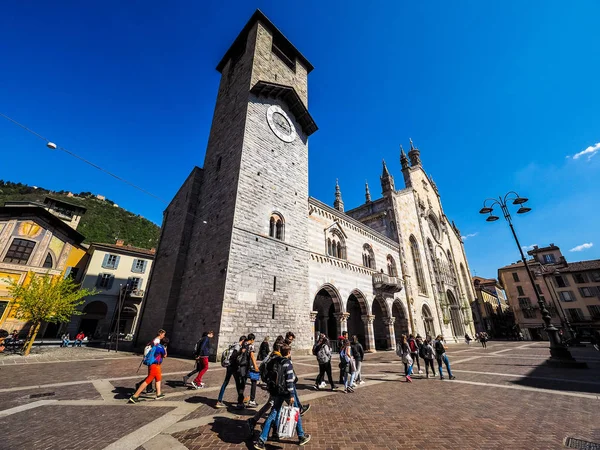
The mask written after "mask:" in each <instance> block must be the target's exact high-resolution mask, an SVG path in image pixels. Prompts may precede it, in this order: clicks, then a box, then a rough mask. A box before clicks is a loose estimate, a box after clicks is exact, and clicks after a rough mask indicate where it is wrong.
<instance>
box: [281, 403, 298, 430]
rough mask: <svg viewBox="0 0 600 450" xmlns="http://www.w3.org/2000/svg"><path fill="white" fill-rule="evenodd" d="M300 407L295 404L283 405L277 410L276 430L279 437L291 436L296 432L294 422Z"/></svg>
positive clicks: (295, 422)
mask: <svg viewBox="0 0 600 450" xmlns="http://www.w3.org/2000/svg"><path fill="white" fill-rule="evenodd" d="M299 415H300V409H299V408H296V407H295V406H287V405H283V406H282V407H281V410H280V411H279V421H278V426H277V432H278V434H279V437H280V438H291V437H294V435H295V434H296V424H297V423H298V416H299Z"/></svg>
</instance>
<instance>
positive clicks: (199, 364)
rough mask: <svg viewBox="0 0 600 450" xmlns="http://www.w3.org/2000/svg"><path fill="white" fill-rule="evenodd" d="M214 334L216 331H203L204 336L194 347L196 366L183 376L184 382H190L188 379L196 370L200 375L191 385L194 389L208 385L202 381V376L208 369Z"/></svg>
mask: <svg viewBox="0 0 600 450" xmlns="http://www.w3.org/2000/svg"><path fill="white" fill-rule="evenodd" d="M213 336H214V333H213V332H212V330H211V331H208V332H204V333H202V337H201V338H200V340H199V341H198V342H196V347H194V357H195V358H196V367H195V368H194V370H192V371H191V372H190V373H188V374H187V375H186V376H185V377H183V384H185V385H187V384H188V379H190V378H191V376H192V375H194V374H195V373H196V372H197V373H198V375H197V376H196V378H194V380H193V381H192V382H190V385H191V387H192V388H193V389H201V388H203V387H205V386H206V385H205V384H204V383H203V382H202V377H203V376H204V374H205V373H206V371H207V370H208V357H209V355H210V340H211V339H212V337H213Z"/></svg>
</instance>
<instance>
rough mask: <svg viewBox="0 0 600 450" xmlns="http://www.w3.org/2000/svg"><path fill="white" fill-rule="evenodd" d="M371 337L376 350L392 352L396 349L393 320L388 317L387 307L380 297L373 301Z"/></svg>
mask: <svg viewBox="0 0 600 450" xmlns="http://www.w3.org/2000/svg"><path fill="white" fill-rule="evenodd" d="M372 309H373V316H374V318H373V335H374V341H375V348H376V349H377V350H393V349H395V347H396V339H395V337H394V318H393V317H390V313H389V311H388V306H387V304H386V302H385V300H384V299H383V298H381V297H375V299H374V300H373V308H372Z"/></svg>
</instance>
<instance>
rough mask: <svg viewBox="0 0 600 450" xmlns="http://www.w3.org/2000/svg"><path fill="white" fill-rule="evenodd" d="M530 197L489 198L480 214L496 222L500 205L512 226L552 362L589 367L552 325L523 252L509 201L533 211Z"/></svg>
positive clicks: (519, 212) (521, 212)
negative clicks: (496, 211) (546, 335)
mask: <svg viewBox="0 0 600 450" xmlns="http://www.w3.org/2000/svg"><path fill="white" fill-rule="evenodd" d="M528 200H529V199H527V198H525V197H521V196H520V195H519V194H517V193H516V192H514V191H510V192H508V193H507V194H506V195H505V196H504V197H498V198H488V199H486V200H485V201H484V202H483V208H481V209H480V210H479V213H480V214H488V217H487V218H486V219H485V220H486V222H495V221H497V220H498V219H499V217H498V216H495V215H493V214H492V213H493V212H494V206H499V207H500V209H501V210H502V214H503V215H504V219H505V220H506V221H507V222H508V225H509V226H510V231H512V234H513V237H514V238H515V242H516V244H517V247H518V248H519V252H520V253H521V260H522V261H523V265H524V266H525V270H526V271H527V276H528V277H529V281H530V282H531V287H532V288H533V292H535V296H536V299H537V302H538V305H539V306H540V312H541V313H542V319H543V320H544V325H545V329H546V333H548V339H549V340H550V359H549V362H550V363H556V364H560V365H569V366H572V367H575V366H578V367H587V365H586V364H585V363H577V362H576V361H575V359H574V358H573V356H572V355H571V352H569V349H568V348H567V347H566V346H565V345H564V344H563V343H562V342H561V340H560V336H559V333H558V329H557V328H556V327H555V326H554V325H552V318H551V316H550V313H549V312H548V308H546V302H545V301H544V299H542V298H541V297H540V293H539V292H538V290H537V289H536V287H535V282H534V281H533V275H532V273H531V271H530V270H529V265H528V264H527V258H525V255H524V254H523V248H522V247H521V244H520V243H519V239H518V238H517V233H516V232H515V227H514V226H513V224H512V218H511V216H510V212H509V210H508V202H510V201H512V204H513V205H517V206H519V209H518V210H517V214H525V213H528V212H529V211H531V208H528V207H526V206H523V205H524V204H525V203H527V201H528Z"/></svg>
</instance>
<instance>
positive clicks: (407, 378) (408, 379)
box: [406, 375, 412, 383]
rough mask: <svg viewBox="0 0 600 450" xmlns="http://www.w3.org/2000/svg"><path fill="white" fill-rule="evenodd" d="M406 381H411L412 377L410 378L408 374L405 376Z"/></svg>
mask: <svg viewBox="0 0 600 450" xmlns="http://www.w3.org/2000/svg"><path fill="white" fill-rule="evenodd" d="M406 382H407V383H412V379H411V378H410V375H407V376H406Z"/></svg>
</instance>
